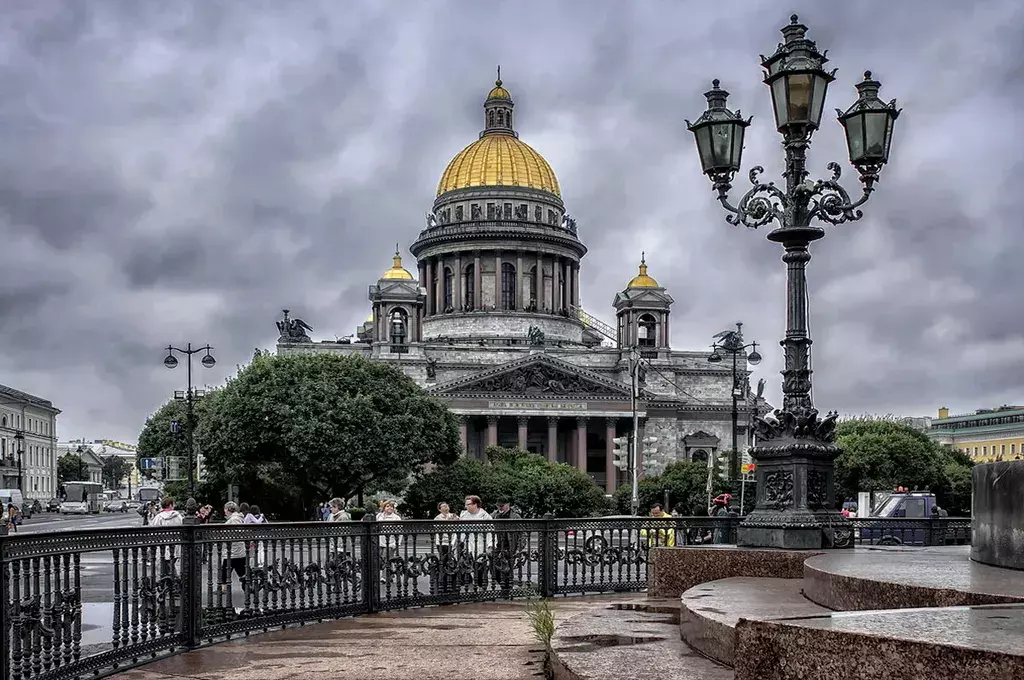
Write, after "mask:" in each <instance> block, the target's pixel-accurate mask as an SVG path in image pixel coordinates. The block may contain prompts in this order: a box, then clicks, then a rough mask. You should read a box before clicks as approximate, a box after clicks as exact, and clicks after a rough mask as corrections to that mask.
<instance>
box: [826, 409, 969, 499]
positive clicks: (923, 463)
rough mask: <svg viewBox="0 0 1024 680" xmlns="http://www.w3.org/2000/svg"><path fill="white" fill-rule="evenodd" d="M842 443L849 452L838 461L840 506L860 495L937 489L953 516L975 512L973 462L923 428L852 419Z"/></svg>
mask: <svg viewBox="0 0 1024 680" xmlns="http://www.w3.org/2000/svg"><path fill="white" fill-rule="evenodd" d="M836 443H837V444H838V445H839V446H841V447H842V448H843V453H842V455H840V456H839V457H838V458H837V459H836V472H835V475H836V477H835V479H836V499H837V501H838V502H842V501H843V500H844V499H846V498H854V499H855V498H856V497H857V492H858V491H884V490H889V489H892V488H894V487H896V486H905V487H907V488H910V489H914V490H927V491H931V492H932V493H934V494H935V496H936V500H937V501H938V503H939V505H940V506H942V507H943V508H945V509H946V510H947V511H948V512H949V514H950V515H968V514H970V496H971V493H970V476H971V467H972V463H971V460H970V458H968V457H967V456H966V455H964V454H962V453H960V452H958V451H954V450H952V449H951V448H949V447H947V446H942V445H939V444H937V443H936V442H935V441H933V440H932V439H930V438H928V436H927V435H926V434H924V433H923V432H921V431H920V430H917V429H916V428H914V427H911V426H909V425H905V424H903V423H901V422H899V421H898V420H896V419H892V418H868V417H861V418H852V419H849V420H844V421H842V422H840V423H839V425H838V427H837V428H836Z"/></svg>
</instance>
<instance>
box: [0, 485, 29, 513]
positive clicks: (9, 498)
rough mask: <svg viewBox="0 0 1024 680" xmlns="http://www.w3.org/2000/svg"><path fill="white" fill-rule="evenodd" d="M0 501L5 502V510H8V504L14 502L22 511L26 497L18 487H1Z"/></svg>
mask: <svg viewBox="0 0 1024 680" xmlns="http://www.w3.org/2000/svg"><path fill="white" fill-rule="evenodd" d="M0 503H3V504H4V505H3V509H4V511H5V512H6V511H7V506H8V505H10V504H11V503H13V504H14V507H16V508H17V509H18V512H19V513H20V512H21V509H22V505H23V504H24V503H25V499H24V498H23V497H22V495H21V492H20V491H18V490H17V489H0Z"/></svg>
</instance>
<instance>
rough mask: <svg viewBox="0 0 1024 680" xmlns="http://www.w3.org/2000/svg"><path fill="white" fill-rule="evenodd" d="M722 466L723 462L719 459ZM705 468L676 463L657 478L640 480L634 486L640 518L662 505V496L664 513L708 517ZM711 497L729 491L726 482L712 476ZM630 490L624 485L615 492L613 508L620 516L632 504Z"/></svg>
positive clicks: (706, 471) (706, 469)
mask: <svg viewBox="0 0 1024 680" xmlns="http://www.w3.org/2000/svg"><path fill="white" fill-rule="evenodd" d="M721 460H722V461H723V462H724V460H725V459H724V458H722V459H721ZM707 483H708V466H707V463H705V462H703V461H701V462H696V463H691V462H686V461H679V462H676V463H672V464H670V465H669V466H668V467H666V468H665V471H664V472H663V473H661V474H660V475H654V476H649V477H642V478H641V479H640V482H639V483H638V484H637V498H638V500H639V502H640V514H647V512H649V511H650V508H651V506H652V505H654V504H655V503H662V504H664V503H665V492H666V491H667V492H668V503H669V507H667V508H665V510H666V511H671V510H677V511H678V512H679V514H681V515H686V516H704V515H707V514H708V498H707V495H708V494H707ZM711 484H712V486H711V490H712V495H713V496H717V495H718V494H720V493H723V492H725V491H728V490H729V482H728V481H727V480H724V479H722V478H721V477H720V476H718V475H715V476H714V477H713V478H712V480H711ZM631 497H632V486H630V485H629V484H623V485H622V486H620V487H619V488H618V489H616V491H615V506H616V508H617V509H618V512H619V513H620V514H623V515H626V514H629V511H630V505H631V502H632V498H631Z"/></svg>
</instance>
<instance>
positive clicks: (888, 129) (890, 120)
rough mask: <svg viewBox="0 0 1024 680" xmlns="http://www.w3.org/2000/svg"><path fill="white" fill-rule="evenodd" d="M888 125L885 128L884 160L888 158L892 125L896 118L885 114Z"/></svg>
mask: <svg viewBox="0 0 1024 680" xmlns="http://www.w3.org/2000/svg"><path fill="white" fill-rule="evenodd" d="M887 118H888V125H887V127H886V130H885V160H889V149H890V148H891V147H892V126H893V123H895V122H896V119H895V118H893V117H892V116H887Z"/></svg>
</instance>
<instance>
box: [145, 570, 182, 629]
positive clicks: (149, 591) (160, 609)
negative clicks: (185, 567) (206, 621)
mask: <svg viewBox="0 0 1024 680" xmlns="http://www.w3.org/2000/svg"><path fill="white" fill-rule="evenodd" d="M180 593H181V576H179V575H178V574H175V573H173V572H170V571H168V572H166V573H164V574H163V575H161V576H157V577H153V576H143V577H142V578H140V579H139V585H138V592H137V594H138V597H139V601H140V602H141V604H142V609H143V612H144V614H143V615H144V616H145V617H146V618H147V619H149V620H153V621H167V620H169V619H170V618H171V616H172V614H173V612H174V596H175V595H178V594H180Z"/></svg>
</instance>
